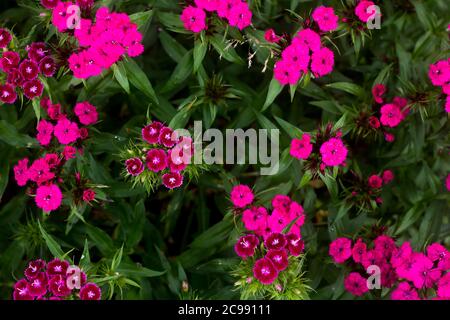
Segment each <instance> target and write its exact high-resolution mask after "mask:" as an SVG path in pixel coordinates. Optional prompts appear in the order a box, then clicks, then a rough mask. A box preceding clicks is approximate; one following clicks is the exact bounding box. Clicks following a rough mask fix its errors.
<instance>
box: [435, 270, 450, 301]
mask: <svg viewBox="0 0 450 320" xmlns="http://www.w3.org/2000/svg"><path fill="white" fill-rule="evenodd" d="M437 295H438V297H440V298H444V299H450V272H448V273H446V274H445V275H444V276H443V277H442V278H441V279H440V280H439V282H438V290H437Z"/></svg>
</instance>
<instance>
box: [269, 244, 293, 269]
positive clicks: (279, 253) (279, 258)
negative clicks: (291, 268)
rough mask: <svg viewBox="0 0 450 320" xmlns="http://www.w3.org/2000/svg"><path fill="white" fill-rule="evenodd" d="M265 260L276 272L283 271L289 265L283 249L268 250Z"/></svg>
mask: <svg viewBox="0 0 450 320" xmlns="http://www.w3.org/2000/svg"><path fill="white" fill-rule="evenodd" d="M266 258H267V259H269V260H270V261H272V263H273V265H274V266H275V268H277V270H278V271H283V270H285V269H286V268H287V267H288V265H289V260H288V256H287V252H286V250H285V249H280V250H274V249H272V250H269V251H268V252H267V254H266Z"/></svg>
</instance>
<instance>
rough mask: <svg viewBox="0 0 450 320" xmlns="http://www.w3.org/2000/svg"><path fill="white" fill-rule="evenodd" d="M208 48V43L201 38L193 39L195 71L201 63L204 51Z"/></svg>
mask: <svg viewBox="0 0 450 320" xmlns="http://www.w3.org/2000/svg"><path fill="white" fill-rule="evenodd" d="M207 50H208V43H207V42H206V41H203V40H202V38H198V39H197V40H195V46H194V72H197V70H198V68H200V66H201V65H202V62H203V59H204V58H205V55H206V51H207Z"/></svg>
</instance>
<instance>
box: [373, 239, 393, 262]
mask: <svg viewBox="0 0 450 320" xmlns="http://www.w3.org/2000/svg"><path fill="white" fill-rule="evenodd" d="M373 243H374V249H375V250H376V251H378V252H380V253H382V255H383V256H384V257H386V258H388V259H390V258H391V255H392V252H393V251H394V250H395V249H396V248H397V247H396V245H395V241H394V239H392V238H391V237H389V236H386V235H381V236H378V237H377V238H376V239H375V240H374V242H373Z"/></svg>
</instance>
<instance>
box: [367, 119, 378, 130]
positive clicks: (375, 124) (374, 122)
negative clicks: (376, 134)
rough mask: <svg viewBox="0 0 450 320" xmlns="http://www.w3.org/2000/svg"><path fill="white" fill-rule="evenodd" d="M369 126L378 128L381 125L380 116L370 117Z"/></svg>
mask: <svg viewBox="0 0 450 320" xmlns="http://www.w3.org/2000/svg"><path fill="white" fill-rule="evenodd" d="M369 126H371V127H372V128H374V129H378V128H379V127H380V120H378V118H377V117H375V116H371V117H369Z"/></svg>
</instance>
